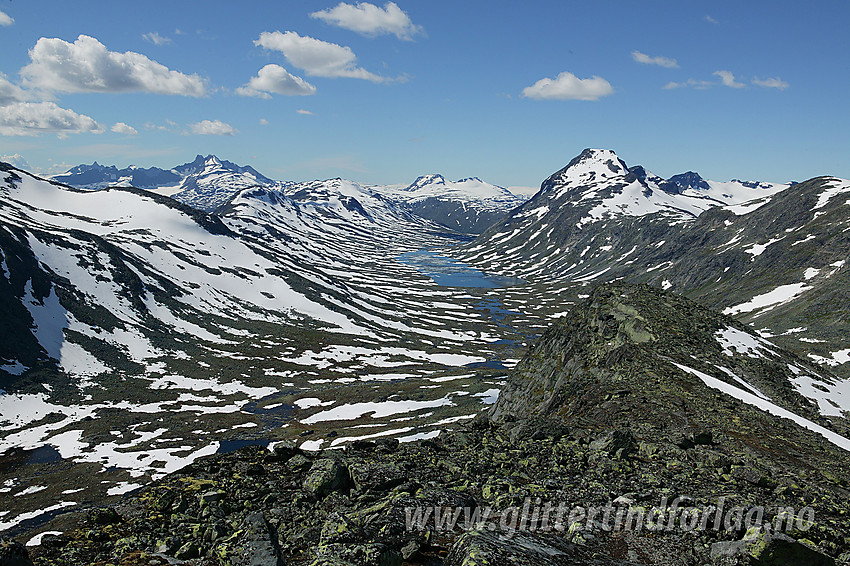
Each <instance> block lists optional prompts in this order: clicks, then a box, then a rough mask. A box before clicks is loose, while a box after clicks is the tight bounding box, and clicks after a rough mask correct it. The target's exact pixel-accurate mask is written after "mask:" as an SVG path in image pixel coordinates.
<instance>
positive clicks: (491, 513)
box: [0, 283, 850, 566]
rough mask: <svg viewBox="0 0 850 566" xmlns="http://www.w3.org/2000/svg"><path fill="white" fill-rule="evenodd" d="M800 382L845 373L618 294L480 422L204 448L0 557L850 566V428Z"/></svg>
mask: <svg viewBox="0 0 850 566" xmlns="http://www.w3.org/2000/svg"><path fill="white" fill-rule="evenodd" d="M730 337H732V338H730ZM735 337H737V338H736V339H733V338H735ZM792 368H796V369H792ZM799 372H803V373H806V374H810V375H811V379H812V380H813V382H816V381H817V380H824V381H829V380H832V379H834V376H831V375H829V374H828V373H827V372H825V370H823V369H822V368H819V367H816V366H812V365H810V364H808V363H807V362H805V361H804V360H801V359H799V358H797V357H795V356H794V355H792V354H789V353H786V352H784V351H782V350H780V349H778V348H775V347H772V346H770V345H769V344H768V343H766V342H764V341H759V339H758V338H757V337H756V336H755V335H753V334H751V333H749V331H748V330H747V329H746V327H744V326H743V325H740V324H739V323H737V322H735V321H734V320H733V319H731V318H729V317H726V316H722V315H719V314H717V313H716V312H713V311H710V310H708V309H706V308H704V307H702V306H699V305H697V304H696V303H693V302H691V301H688V300H686V299H684V298H682V297H679V296H676V295H673V294H670V293H666V292H662V291H660V290H657V289H654V288H650V287H647V286H629V285H624V284H618V283H615V284H608V285H603V286H600V287H598V288H597V289H596V290H595V291H594V292H593V293H592V294H591V296H590V297H589V298H588V299H587V300H586V301H584V302H583V303H581V304H579V305H578V306H576V307H575V308H574V309H573V310H572V311H571V312H570V313H569V314H568V315H567V316H565V317H563V318H562V319H560V320H559V321H558V322H556V323H555V324H553V325H552V327H551V328H550V329H549V330H548V331H547V332H546V333H545V334H544V335H543V337H542V338H541V339H540V340H539V341H538V342H537V343H536V344H535V345H534V346H533V347H532V348H531V349H530V351H529V352H528V354H527V355H526V357H525V358H524V360H523V361H522V362H521V363H520V365H519V366H518V367H517V369H516V370H515V371H514V373H513V375H512V376H511V377H510V378H509V381H508V383H507V384H506V387H505V389H504V390H503V392H502V394H501V397H500V399H499V401H498V402H497V403H496V404H495V405H494V406H493V407H492V409H491V410H490V411H489V413H488V414H487V415H482V417H481V418H479V419H476V420H475V421H474V422H473V423H472V424H471V425H469V426H467V427H464V428H457V429H455V430H453V431H448V432H445V433H444V434H442V435H441V436H439V437H438V438H436V439H431V440H426V441H420V442H415V443H410V444H403V445H399V444H398V442H397V441H395V440H392V439H386V438H384V439H381V438H377V439H372V440H360V441H356V442H354V443H351V444H349V445H348V446H347V448H346V449H345V450H344V451H325V452H321V453H309V452H302V451H300V450H298V449H297V448H296V447H295V446H294V445H293V444H289V443H287V442H284V443H279V444H277V445H275V446H274V449H273V450H271V451H270V450H266V449H263V448H260V447H248V448H245V449H242V450H240V451H237V452H234V453H231V454H225V455H215V456H211V457H207V458H204V459H201V460H199V461H197V462H195V463H194V464H192V465H191V466H189V467H187V468H185V469H183V470H181V471H180V472H179V473H177V474H172V475H170V476H167V477H166V478H164V479H162V480H160V481H158V482H156V483H154V484H151V485H150V486H148V487H146V488H144V489H143V490H141V491H140V492H138V493H136V494H134V495H132V496H129V497H127V498H126V499H125V500H124V501H123V502H122V503H120V504H119V505H116V506H114V507H110V508H105V509H95V510H91V511H89V512H88V513H87V514H86V515H81V516H78V517H76V519H74V521H76V524H75V528H74V529H70V528H69V529H68V530H67V531H66V532H65V533H64V534H62V535H58V536H52V535H48V536H45V537H43V539H42V543H41V545H40V546H36V547H31V549H30V553H29V554H30V558H25V557H24V556H23V551H22V547H20V546H16V545H15V544H12V543H10V542H8V541H7V542H6V543H4V546H3V548H2V549H0V565H2V566H11V565H19V564H20V565H26V564H30V560H31V561H32V562H33V563H35V564H38V565H42V564H43V565H47V564H55V565H77V564H103V565H105V564H115V565H119V564H120V565H125V566H129V565H142V564H144V565H156V564H198V565H200V564H210V565H211V564H228V565H233V566H237V565H275V566H277V565H282V564H304V565H307V564H311V565H315V566H319V565H326V566H330V565H339V566H342V565H376V566H377V565H382V566H383V565H390V564H395V565H401V564H410V565H437V564H443V565H452V566H460V565H465V566H470V565H477V564H482V565H483V564H491V565H501V564H516V565H521V564H528V565H532V564H535V565H550V564H599V565H614V564H620V565H625V564H670V565H673V564H676V565H702V564H716V565H727V564H739V565H743V564H788V565H792V564H793V565H802V564H806V565H820V564H850V501H848V496H850V491H848V481H847V475H846V470H847V469H848V465H850V452H848V451H847V450H845V449H842V448H840V447H839V446H837V445H836V442H838V443H840V438H841V436H840V435H844V436H845V437H846V436H847V426H846V425H847V423H846V419H845V418H842V417H835V416H833V417H825V416H822V415H821V413H820V412H819V411H818V407H817V404H816V403H814V402H812V401H810V400H809V399H807V398H805V397H803V396H802V395H800V394H799V393H798V392H797V390H796V389H795V387H793V386H792V384H791V379H792V378H793V377H794V376H795V375H796V374H797V373H799ZM736 390H738V391H746V392H748V393H749V394H750V396H756V397H758V398H759V399H763V400H765V401H766V402H769V403H770V406H771V407H773V408H772V409H771V410H772V411H774V412H776V411H780V412H781V410H785V411H790V412H791V413H793V414H794V415H797V417H798V422H804V423H807V424H806V426H808V427H809V428H814V429H815V430H809V429H807V428H804V427H803V426H800V424H797V423H795V422H792V421H791V420H789V419H786V418H779V417H777V416H774V415H772V414H770V413H768V412H766V411H765V410H762V409H759V408H756V407H754V406H752V405H751V404H749V403H745V402H743V401H742V400H740V399H739V398H736V397H735V396H734V395H730V394H729V392H732V393H734V392H735V391H736ZM724 391H726V392H724ZM743 398H745V399H749V398H750V397H747V396H743ZM447 517H448V519H447ZM455 518H456V519H457V520H456V521H455ZM63 520H64V521H65V522H66V527H70V525H71V522H72V518H71V517H66V518H65V519H63ZM55 526H56V525H53V527H55ZM22 540H23V537H22Z"/></svg>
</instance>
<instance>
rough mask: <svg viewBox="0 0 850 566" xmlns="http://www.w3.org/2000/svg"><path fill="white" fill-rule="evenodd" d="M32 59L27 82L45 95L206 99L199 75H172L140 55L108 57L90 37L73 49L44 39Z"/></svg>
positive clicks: (71, 45)
mask: <svg viewBox="0 0 850 566" xmlns="http://www.w3.org/2000/svg"><path fill="white" fill-rule="evenodd" d="M29 55H30V59H31V60H32V62H31V63H30V64H29V65H27V66H26V67H24V68H23V69H21V75H22V76H23V77H24V82H25V84H26V85H27V86H31V87H35V88H40V89H44V90H47V91H54V92H149V93H154V94H179V95H183V96H196V97H198V96H204V95H206V86H205V84H204V80H203V79H202V78H201V77H199V76H198V75H185V74H183V73H180V72H178V71H172V70H170V69H169V68H168V67H166V66H165V65H162V64H160V63H157V62H156V61H152V60H150V59H148V58H147V57H145V56H144V55H142V54H141V53H134V52H132V51H127V52H125V53H117V52H115V51H109V50H107V49H106V46H105V45H103V44H102V43H101V42H100V41H98V40H97V39H95V38H93V37H89V36H87V35H81V36H79V37H78V38H77V40H76V41H75V42H74V43H68V42H67V41H63V40H61V39H57V38H52V39H51V38H47V37H42V38H41V39H39V40H38V41H37V42H36V44H35V47H33V48H32V49H30V52H29Z"/></svg>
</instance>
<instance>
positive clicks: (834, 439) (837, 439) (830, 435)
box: [671, 362, 850, 452]
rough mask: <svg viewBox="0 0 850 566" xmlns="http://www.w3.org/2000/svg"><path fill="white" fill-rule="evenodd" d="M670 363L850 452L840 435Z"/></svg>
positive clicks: (763, 400) (746, 393)
mask: <svg viewBox="0 0 850 566" xmlns="http://www.w3.org/2000/svg"><path fill="white" fill-rule="evenodd" d="M671 363H672V364H673V365H674V366H676V367H677V368H679V369H680V370H682V371H684V372H687V373H690V374H691V375H695V376H697V377H699V378H700V379H701V380H702V382H703V383H705V384H706V385H707V386H708V387H711V388H712V389H717V390H718V391H722V392H723V393H726V394H727V395H731V396H732V397H734V398H735V399H738V400H740V401H743V402H744V403H746V404H748V405H752V406H753V407H757V408H759V409H761V410H763V411H765V412H768V413H770V414H772V415H774V416H777V417H781V418H784V419H790V420H792V421H794V422H795V423H797V424H798V425H800V426H802V427H804V428H807V429H809V430H811V431H813V432H816V433H818V434H820V435H821V436H823V437H824V438H826V439H827V440H828V441H829V442H831V443H832V444H834V445H836V446H838V447H839V448H842V449H843V450H847V451H849V452H850V440H848V439H847V438H845V437H843V436H841V435H840V434H836V433H834V432H832V431H831V430H829V429H827V428H824V427H822V426H820V425H819V424H817V423H813V422H812V421H810V420H808V419H806V418H803V417H801V416H800V415H797V414H795V413H792V412H791V411H789V410H787V409H783V408H782V407H779V406H777V405H775V404H773V403H771V402H770V401H768V400H766V399H763V398H761V397H759V396H757V395H754V394H753V393H750V392H748V391H744V390H743V389H739V388H737V387H735V386H734V385H730V384H728V383H726V382H725V381H721V380H720V379H717V378H716V377H712V376H710V375H708V374H705V373H703V372H701V371H699V370H695V369H693V368H690V367H688V366H683V365H681V364H677V363H676V362H671Z"/></svg>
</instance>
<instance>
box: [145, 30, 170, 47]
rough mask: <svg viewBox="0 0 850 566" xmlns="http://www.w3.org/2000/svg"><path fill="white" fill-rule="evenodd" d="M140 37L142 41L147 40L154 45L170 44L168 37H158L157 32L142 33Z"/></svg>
mask: <svg viewBox="0 0 850 566" xmlns="http://www.w3.org/2000/svg"><path fill="white" fill-rule="evenodd" d="M142 37H143V38H144V39H147V40H148V41H150V42H151V43H153V44H154V45H168V44H169V43H171V38H170V37H167V36H164V35H160V34H159V33H158V32H155V31H152V32H150V33H143V34H142Z"/></svg>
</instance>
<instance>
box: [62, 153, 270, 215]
mask: <svg viewBox="0 0 850 566" xmlns="http://www.w3.org/2000/svg"><path fill="white" fill-rule="evenodd" d="M53 180H54V181H57V182H59V183H63V184H66V185H70V186H72V187H77V188H81V189H91V190H95V189H103V188H107V187H136V188H139V189H149V190H152V191H154V192H157V193H159V194H163V195H166V196H170V197H172V198H174V199H175V200H178V201H180V202H182V203H184V204H187V205H189V206H191V207H193V208H197V209H198V210H203V211H205V212H213V211H214V210H215V209H216V208H218V207H219V206H221V205H222V204H224V203H225V202H227V201H228V199H230V197H232V196H233V195H234V194H236V193H237V192H239V191H240V190H242V189H244V188H247V187H255V186H271V185H276V184H278V183H277V182H276V181H273V180H271V179H269V178H268V177H266V176H265V175H262V174H261V173H259V172H257V170H256V169H254V168H253V167H250V166H241V165H237V164H235V163H231V162H230V161H226V160H223V159H219V158H218V157H216V156H215V155H207V156H206V157H204V156H201V155H198V156H197V157H196V158H195V160H194V161H191V162H189V163H184V164H183V165H178V166H177V167H174V168H172V169H168V170H165V169H159V168H157V167H152V168H150V169H141V168H138V167H134V166H131V167H127V168H125V169H120V170H119V169H117V168H116V167H115V166H111V167H105V166H103V165H99V164H98V163H97V162H96V161H95V162H94V163H93V164H92V165H78V166H77V167H74V168H72V169H71V170H69V171H68V172H67V173H64V174H62V175H56V176H54V177H53Z"/></svg>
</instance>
